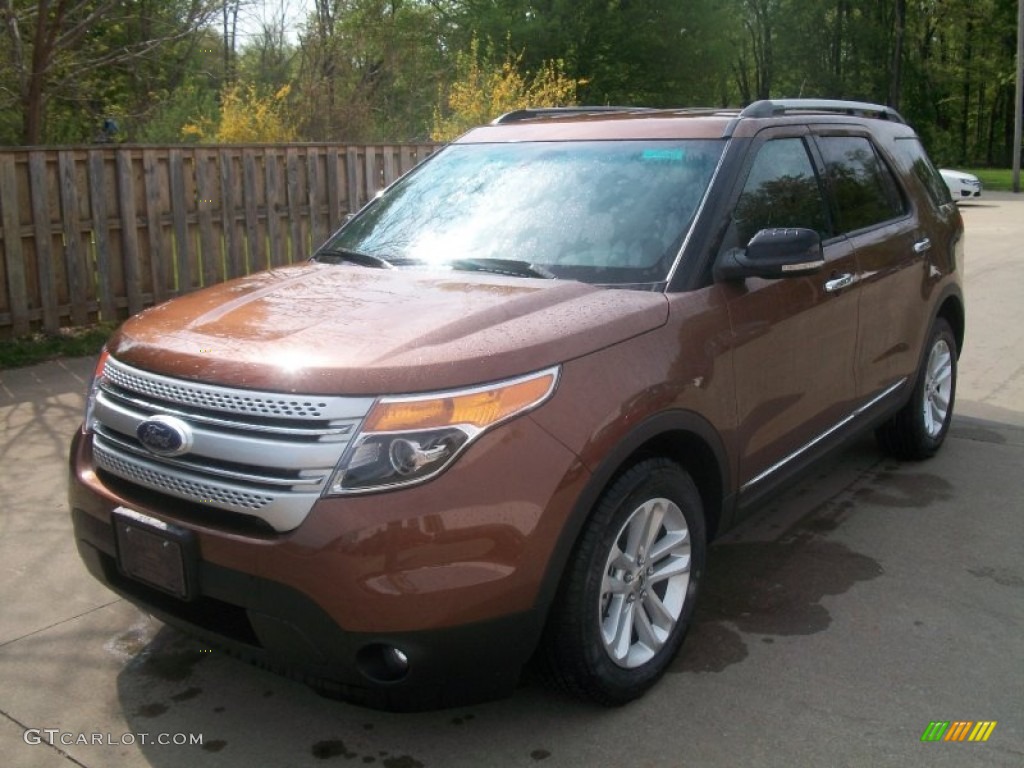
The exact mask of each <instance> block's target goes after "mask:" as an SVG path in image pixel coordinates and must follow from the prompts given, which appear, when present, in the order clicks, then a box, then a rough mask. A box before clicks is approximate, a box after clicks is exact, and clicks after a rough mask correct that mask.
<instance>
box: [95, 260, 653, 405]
mask: <svg viewBox="0 0 1024 768" xmlns="http://www.w3.org/2000/svg"><path fill="white" fill-rule="evenodd" d="M667 315H668V302H667V301H666V298H665V296H664V295H663V294H661V293H655V292H646V291H635V290H611V289H606V288H597V287H594V286H589V285H585V284H582V283H576V282H569V281H562V280H541V279H523V278H511V277H504V276H495V275H487V274H481V273H467V272H421V271H415V270H380V269H367V268H363V267H357V266H349V265H324V264H314V263H308V264H304V265H301V266H295V267H288V268H284V269H278V270H272V271H270V272H263V273H260V274H257V275H252V276H249V277H246V278H241V279H239V280H233V281H231V282H228V283H223V284H221V285H218V286H214V287H212V288H209V289H206V290H202V291H198V292H196V293H193V294H190V295H188V296H184V297H182V298H178V299H174V300H172V301H169V302H167V303H165V304H161V305H160V306H157V307H153V308H152V309H148V310H146V311H145V312H142V313H140V314H139V315H136V316H135V317H134V318H132V319H130V320H129V321H127V322H126V323H125V324H124V325H123V326H122V328H121V330H120V331H119V332H118V333H117V334H115V336H114V337H113V338H112V339H111V342H110V344H109V348H110V351H111V353H112V354H113V355H114V356H115V357H116V358H117V359H119V360H122V361H123V362H125V363H128V364H129V365H134V366H136V367H139V368H143V369H145V370H149V371H154V372H157V373H163V374H166V375H169V376H175V377H178V378H191V379H197V380H202V381H207V382H210V383H215V384H222V385H225V386H233V387H244V388H252V389H266V390H273V391H290V392H306V393H309V394H352V395H378V394H399V393H415V392H425V391H431V390H440V389H450V388H455V387H462V386H466V385H473V384H480V383H484V382H488V381H495V380H498V379H503V378H507V377H510V376H516V375H520V374H524V373H528V372H530V371H535V370H538V369H541V368H545V367H548V366H550V365H554V364H557V363H562V362H565V361H567V360H570V359H572V358H574V357H580V356H582V355H585V354H587V353H589V352H592V351H595V350H597V349H601V348H603V347H606V346H609V345H611V344H615V343H617V342H620V341H623V340H624V339H627V338H630V337H632V336H636V335H638V334H641V333H644V332H646V331H649V330H651V329H653V328H656V327H658V326H660V325H662V324H664V322H665V321H666V318H667Z"/></svg>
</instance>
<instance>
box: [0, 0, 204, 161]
mask: <svg viewBox="0 0 1024 768" xmlns="http://www.w3.org/2000/svg"><path fill="white" fill-rule="evenodd" d="M0 3H2V6H0V10H2V17H3V27H4V29H3V34H4V36H5V37H6V39H7V42H8V46H5V47H6V48H7V62H6V67H5V70H6V71H7V74H8V76H9V78H10V81H11V84H10V85H9V86H7V92H8V100H9V103H8V106H9V107H12V108H13V109H14V110H16V111H17V112H18V114H19V117H20V126H21V127H20V136H19V139H20V141H21V143H23V144H39V143H41V142H42V141H44V140H45V139H46V138H47V136H48V131H47V130H46V116H47V112H48V109H49V108H50V107H51V105H52V103H53V102H54V101H56V100H64V101H65V103H70V102H76V103H77V104H79V105H81V104H82V103H83V99H84V100H86V103H87V101H88V99H90V98H91V97H92V96H93V94H92V93H89V91H90V90H93V91H94V92H95V91H102V89H103V87H104V85H105V84H104V83H103V82H102V81H103V78H102V76H100V77H96V75H97V73H101V72H106V71H108V70H110V69H115V68H117V67H118V66H120V65H124V64H126V63H129V62H137V61H140V60H144V59H146V58H147V57H150V56H152V55H154V54H155V53H156V52H158V51H160V50H161V48H163V47H165V46H167V45H169V44H171V43H173V42H175V41H181V40H183V39H185V38H188V37H190V36H193V35H195V34H196V32H197V30H199V29H200V28H201V27H202V26H203V25H205V24H206V23H207V22H208V21H209V20H210V18H211V15H212V13H213V12H214V10H215V5H214V3H213V2H212V0H178V1H177V2H174V1H173V0H171V1H170V2H161V1H160V0H35V1H34V2H33V1H32V0H0ZM126 30H134V31H135V32H136V34H133V35H131V36H126V35H125V32H126ZM115 39H116V40H117V43H116V44H112V40H115ZM78 111H79V112H81V111H82V110H81V107H79V110H78Z"/></svg>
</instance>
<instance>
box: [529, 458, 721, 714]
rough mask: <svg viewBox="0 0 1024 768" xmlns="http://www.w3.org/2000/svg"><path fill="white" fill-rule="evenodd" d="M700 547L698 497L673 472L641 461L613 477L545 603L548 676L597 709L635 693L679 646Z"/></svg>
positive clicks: (699, 567)
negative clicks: (549, 603) (547, 607)
mask: <svg viewBox="0 0 1024 768" xmlns="http://www.w3.org/2000/svg"><path fill="white" fill-rule="evenodd" d="M654 524H656V528H655V527H654ZM706 548H707V547H706V542H705V526H704V513H703V505H702V503H701V498H700V494H699V493H698V491H697V487H696V485H694V483H693V480H692V479H691V478H690V476H689V475H688V474H687V473H686V472H684V471H683V470H682V469H680V468H679V466H678V465H676V464H675V463H673V462H671V461H668V460H666V459H661V458H653V459H647V460H644V461H641V462H640V463H638V464H636V465H634V466H633V467H632V468H630V469H629V470H628V471H626V472H625V473H624V474H623V475H621V476H620V477H619V478H618V479H617V480H616V481H615V482H614V483H612V485H611V486H610V487H609V488H608V489H607V490H606V491H605V492H604V494H603V495H602V496H601V498H600V500H599V501H598V503H597V505H596V506H595V508H594V512H593V514H592V515H591V518H590V520H588V522H587V524H586V526H585V527H584V529H583V532H582V534H581V535H580V539H579V541H578V543H577V546H576V550H575V552H574V553H573V556H572V559H571V560H570V562H569V565H568V567H567V570H566V574H565V576H564V578H563V581H562V585H561V588H560V590H559V594H558V597H557V598H556V599H555V603H554V605H553V606H552V612H551V615H550V616H549V619H548V626H547V630H546V635H545V641H544V648H543V651H544V659H545V662H546V665H547V673H548V676H549V677H550V678H551V679H553V680H554V682H555V683H557V684H558V685H559V686H560V687H561V688H563V689H564V690H566V691H568V692H569V693H571V694H573V695H575V696H577V697H579V698H583V699H589V700H592V701H595V702H597V703H599V704H602V705H605V706H620V705H622V704H625V703H627V702H629V701H632V700H633V699H636V698H638V697H640V696H642V695H643V694H644V692H645V691H647V689H648V688H650V687H651V686H652V685H654V683H656V682H657V681H658V679H659V678H660V677H661V676H662V674H663V673H664V672H665V669H666V667H668V665H669V664H670V663H671V662H672V659H673V658H674V657H675V655H676V652H677V651H678V650H679V647H680V645H682V642H683V638H684V636H685V635H686V630H687V628H688V626H689V622H690V617H691V615H692V613H693V606H694V602H695V601H696V597H697V588H698V586H699V584H700V581H701V576H702V575H703V573H704V561H705V554H706ZM652 551H655V552H656V553H655V554H654V555H653V556H652V555H651V552H652Z"/></svg>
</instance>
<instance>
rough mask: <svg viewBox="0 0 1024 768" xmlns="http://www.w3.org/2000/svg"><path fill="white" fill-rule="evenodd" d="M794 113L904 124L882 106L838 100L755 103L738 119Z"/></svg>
mask: <svg viewBox="0 0 1024 768" xmlns="http://www.w3.org/2000/svg"><path fill="white" fill-rule="evenodd" d="M794 112H830V113H833V114H839V115H862V116H864V117H874V118H878V119H880V120H889V121H891V122H894V123H906V120H904V119H903V117H902V115H900V113H899V112H897V111H896V110H895V109H893V108H892V107H887V106H885V105H884V104H870V103H868V102H866V101H842V100H839V99H771V100H764V101H755V102H754V103H753V104H751V105H750V106H748V107H745V108H744V109H743V111H742V112H740V117H778V116H779V115H788V114H792V113H794Z"/></svg>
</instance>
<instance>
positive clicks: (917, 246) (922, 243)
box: [914, 237, 932, 253]
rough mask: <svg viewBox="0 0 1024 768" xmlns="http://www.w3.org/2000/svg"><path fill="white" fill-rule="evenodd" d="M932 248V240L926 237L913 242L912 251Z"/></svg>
mask: <svg viewBox="0 0 1024 768" xmlns="http://www.w3.org/2000/svg"><path fill="white" fill-rule="evenodd" d="M931 249H932V241H931V240H930V239H928V238H927V237H926V238H925V239H924V240H918V241H917V242H916V243H914V253H926V252H927V251H930V250H931Z"/></svg>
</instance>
